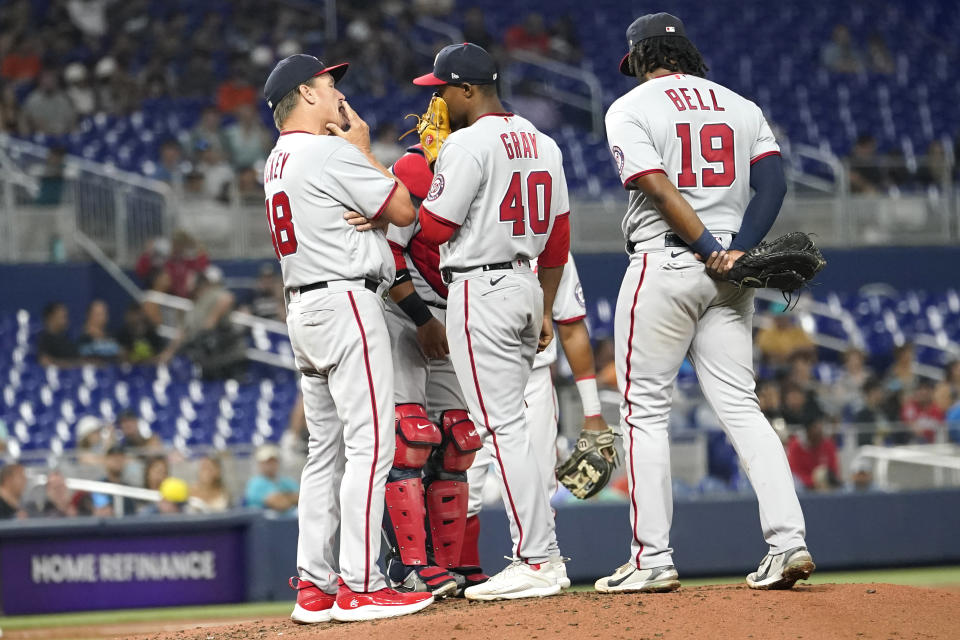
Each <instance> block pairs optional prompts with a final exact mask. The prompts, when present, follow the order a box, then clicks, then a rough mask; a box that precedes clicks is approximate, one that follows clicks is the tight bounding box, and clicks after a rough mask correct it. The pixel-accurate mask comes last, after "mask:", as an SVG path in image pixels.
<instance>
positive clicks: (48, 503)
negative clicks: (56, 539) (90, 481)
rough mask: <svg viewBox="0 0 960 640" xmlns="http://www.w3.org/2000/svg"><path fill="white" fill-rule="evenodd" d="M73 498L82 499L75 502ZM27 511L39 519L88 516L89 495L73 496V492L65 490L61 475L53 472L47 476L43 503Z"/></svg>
mask: <svg viewBox="0 0 960 640" xmlns="http://www.w3.org/2000/svg"><path fill="white" fill-rule="evenodd" d="M75 497H82V498H83V499H82V500H76V499H75ZM28 511H29V514H30V516H31V517H41V518H72V517H74V516H80V515H89V514H90V512H91V506H90V496H89V494H84V495H82V496H75V494H74V492H73V491H71V490H70V489H68V488H67V479H66V478H65V477H64V475H63V473H61V472H60V471H56V470H54V471H51V472H50V473H48V474H47V485H46V487H44V498H43V503H42V504H40V505H36V506H34V508H33V509H30V510H28Z"/></svg>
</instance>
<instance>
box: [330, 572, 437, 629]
mask: <svg viewBox="0 0 960 640" xmlns="http://www.w3.org/2000/svg"><path fill="white" fill-rule="evenodd" d="M432 602H433V594H432V593H424V592H416V591H414V592H410V593H401V592H399V591H394V590H393V589H380V590H379V591H370V592H367V593H363V592H360V591H351V590H350V589H349V588H348V587H347V585H345V584H344V583H343V580H341V581H340V591H338V592H337V601H336V604H334V605H333V609H332V614H331V615H332V616H333V619H334V620H336V621H337V622H356V621H358V620H378V619H380V618H393V617H396V616H405V615H407V614H410V613H416V612H417V611H420V610H421V609H425V608H426V607H428V606H430V604H431V603H432Z"/></svg>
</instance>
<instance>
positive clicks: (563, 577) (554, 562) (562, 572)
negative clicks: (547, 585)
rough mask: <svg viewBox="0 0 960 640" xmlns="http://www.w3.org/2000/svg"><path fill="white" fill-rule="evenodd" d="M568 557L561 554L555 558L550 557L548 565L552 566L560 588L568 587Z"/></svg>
mask: <svg viewBox="0 0 960 640" xmlns="http://www.w3.org/2000/svg"><path fill="white" fill-rule="evenodd" d="M569 559H570V558H564V557H563V556H557V557H556V558H550V565H551V566H552V567H553V570H554V572H555V573H556V574H557V582H559V583H560V588H561V589H569V588H570V578H568V577H567V564H566V563H567V560H569Z"/></svg>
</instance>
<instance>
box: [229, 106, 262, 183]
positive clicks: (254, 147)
mask: <svg viewBox="0 0 960 640" xmlns="http://www.w3.org/2000/svg"><path fill="white" fill-rule="evenodd" d="M233 113H234V115H235V116H236V118H237V119H236V122H234V123H233V124H231V125H230V126H228V127H227V128H226V130H225V131H224V137H225V138H226V140H227V149H229V152H230V162H231V164H233V167H234V168H235V169H237V170H239V169H246V168H248V167H253V166H258V165H262V164H263V162H264V160H266V157H267V154H268V153H269V152H270V148H271V147H272V146H273V136H271V135H270V134H269V132H268V131H267V128H266V127H265V126H263V122H261V121H260V116H259V115H258V114H257V110H256V108H255V107H254V106H253V105H251V104H241V105H238V106H237V108H236V109H234V112H233Z"/></svg>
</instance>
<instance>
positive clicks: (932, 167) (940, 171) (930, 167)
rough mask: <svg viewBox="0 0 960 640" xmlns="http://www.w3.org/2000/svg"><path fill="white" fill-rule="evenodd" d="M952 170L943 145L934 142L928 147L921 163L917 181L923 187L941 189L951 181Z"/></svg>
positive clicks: (937, 141)
mask: <svg viewBox="0 0 960 640" xmlns="http://www.w3.org/2000/svg"><path fill="white" fill-rule="evenodd" d="M950 169H951V166H950V163H949V162H947V157H946V154H945V153H944V149H943V143H942V142H941V141H940V140H932V141H931V142H930V144H929V145H928V146H927V153H926V155H925V156H924V157H923V158H922V159H921V160H920V162H919V166H918V167H917V175H916V180H917V182H918V183H919V184H920V185H922V186H926V187H941V186H943V185H944V184H946V183H947V182H948V181H949V179H950Z"/></svg>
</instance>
